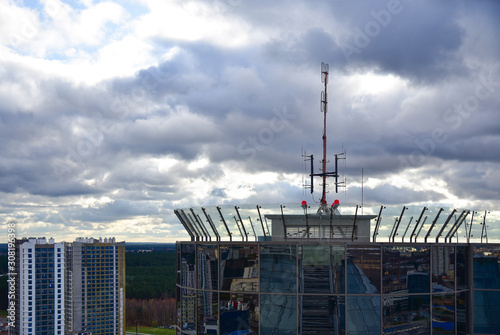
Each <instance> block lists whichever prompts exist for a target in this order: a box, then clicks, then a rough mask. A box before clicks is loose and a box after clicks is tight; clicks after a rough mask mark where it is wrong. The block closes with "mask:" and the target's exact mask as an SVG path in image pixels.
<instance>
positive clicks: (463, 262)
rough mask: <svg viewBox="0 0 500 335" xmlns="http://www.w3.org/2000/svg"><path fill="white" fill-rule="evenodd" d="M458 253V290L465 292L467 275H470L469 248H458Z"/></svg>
mask: <svg viewBox="0 0 500 335" xmlns="http://www.w3.org/2000/svg"><path fill="white" fill-rule="evenodd" d="M456 252H457V265H456V276H457V290H464V289H466V288H467V285H468V284H467V281H468V279H467V277H468V275H467V273H468V271H469V270H468V266H467V264H468V261H467V257H468V252H469V248H468V247H460V246H458V247H456Z"/></svg>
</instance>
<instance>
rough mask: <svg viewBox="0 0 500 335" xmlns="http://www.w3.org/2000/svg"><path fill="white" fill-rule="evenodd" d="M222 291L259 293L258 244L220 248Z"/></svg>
mask: <svg viewBox="0 0 500 335" xmlns="http://www.w3.org/2000/svg"><path fill="white" fill-rule="evenodd" d="M220 272H221V289H222V290H224V291H241V292H245V291H248V292H257V291H258V284H259V283H258V281H259V262H258V248H257V245H256V244H246V245H240V246H238V245H235V246H233V245H231V246H225V245H221V246H220Z"/></svg>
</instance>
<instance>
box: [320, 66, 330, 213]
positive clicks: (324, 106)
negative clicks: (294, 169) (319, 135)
mask: <svg viewBox="0 0 500 335" xmlns="http://www.w3.org/2000/svg"><path fill="white" fill-rule="evenodd" d="M328 69H329V66H328V64H325V63H321V82H322V83H325V90H324V91H323V92H321V111H322V112H323V116H324V117H323V160H322V161H321V163H322V165H323V166H322V171H323V173H322V175H323V193H322V196H321V207H323V206H326V204H327V202H326V113H327V110H328V97H327V93H326V88H327V85H328Z"/></svg>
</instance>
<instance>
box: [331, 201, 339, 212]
mask: <svg viewBox="0 0 500 335" xmlns="http://www.w3.org/2000/svg"><path fill="white" fill-rule="evenodd" d="M339 205H340V202H339V200H338V199H335V201H334V202H333V204H332V208H333V210H336V209H337V207H339Z"/></svg>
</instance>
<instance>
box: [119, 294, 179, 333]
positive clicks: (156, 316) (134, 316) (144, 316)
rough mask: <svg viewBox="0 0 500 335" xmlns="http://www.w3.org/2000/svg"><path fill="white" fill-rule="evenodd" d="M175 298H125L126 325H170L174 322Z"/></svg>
mask: <svg viewBox="0 0 500 335" xmlns="http://www.w3.org/2000/svg"><path fill="white" fill-rule="evenodd" d="M176 314H177V312H176V309H175V298H160V299H147V300H146V299H127V318H126V320H127V321H126V322H127V327H131V326H135V325H136V324H137V323H138V324H139V325H141V326H151V327H158V326H170V325H173V324H175V323H176Z"/></svg>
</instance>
